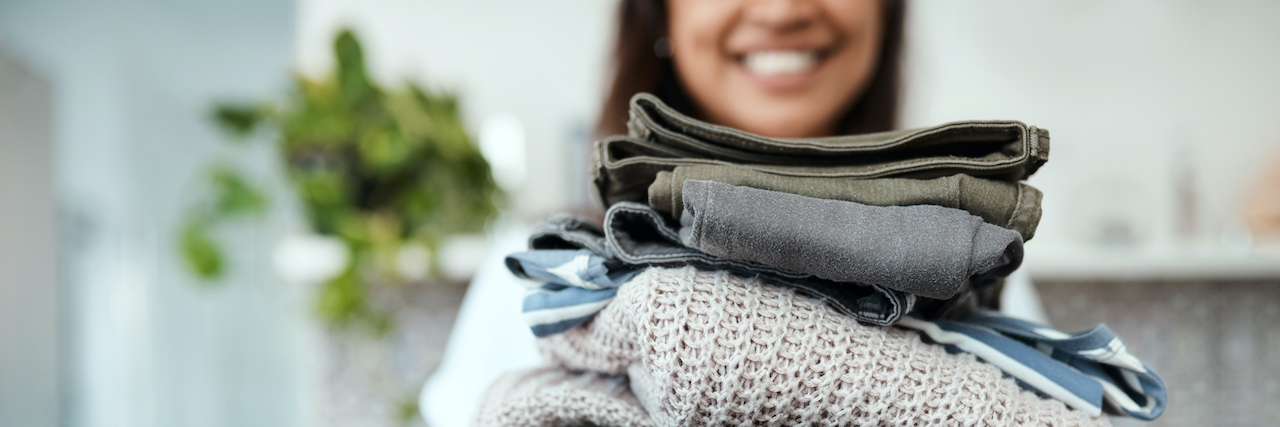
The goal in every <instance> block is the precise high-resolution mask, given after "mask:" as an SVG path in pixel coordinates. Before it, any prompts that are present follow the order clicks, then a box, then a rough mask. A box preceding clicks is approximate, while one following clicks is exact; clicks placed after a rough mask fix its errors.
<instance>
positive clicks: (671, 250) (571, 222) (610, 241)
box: [529, 202, 971, 325]
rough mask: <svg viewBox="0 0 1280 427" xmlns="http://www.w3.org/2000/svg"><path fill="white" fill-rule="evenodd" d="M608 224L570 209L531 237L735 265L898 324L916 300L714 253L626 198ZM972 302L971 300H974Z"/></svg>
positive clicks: (565, 245) (651, 259)
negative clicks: (696, 246) (692, 243)
mask: <svg viewBox="0 0 1280 427" xmlns="http://www.w3.org/2000/svg"><path fill="white" fill-rule="evenodd" d="M604 221H605V229H604V230H600V229H599V228H597V227H595V226H593V225H591V224H589V223H587V222H586V221H584V220H582V219H579V218H574V217H571V216H567V215H559V216H556V217H553V218H551V219H549V220H548V221H547V222H545V223H543V224H542V225H541V226H539V227H538V229H537V230H536V231H534V233H533V235H532V236H530V237H529V247H530V248H532V249H589V250H591V251H592V252H595V253H596V254H598V255H600V256H601V257H604V258H606V259H608V260H610V261H613V260H617V261H620V262H622V263H623V264H626V265H634V266H663V267H680V266H686V265H688V266H694V267H697V268H700V269H708V270H726V271H732V272H734V273H736V274H739V275H742V276H744V277H757V278H760V279H763V280H766V281H768V282H769V283H771V284H775V285H780V286H787V287H791V288H794V289H796V290H798V291H800V292H802V293H804V294H806V295H809V296H811V297H814V298H817V299H820V300H822V301H824V302H826V303H827V304H829V305H830V306H831V307H833V308H835V309H836V310H838V311H840V312H841V313H844V314H846V315H849V316H851V317H853V318H855V319H857V320H858V321H860V322H863V323H869V324H875V325H892V324H894V323H896V322H897V321H898V319H899V318H901V317H902V316H903V315H904V314H906V313H908V312H911V311H912V310H913V309H914V308H915V305H916V301H917V298H916V296H915V295H909V294H906V293H903V292H899V291H894V290H889V289H885V288H883V287H880V286H869V285H862V284H857V283H837V282H833V281H830V280H826V279H821V278H817V277H813V275H811V274H805V273H796V272H791V271H785V270H780V269H777V268H774V267H770V266H767V265H761V264H757V263H753V262H746V261H734V260H729V259H724V258H720V257H717V256H714V255H708V254H706V253H703V252H701V251H698V250H697V249H693V248H690V247H688V246H685V245H684V244H683V243H681V242H680V237H679V235H678V231H677V230H676V229H675V228H674V227H672V226H671V225H670V224H668V222H667V219H666V218H664V217H663V215H662V214H660V213H658V211H655V210H653V208H650V207H648V206H645V205H642V204H639V203H633V202H622V203H618V204H615V205H613V206H611V207H610V208H609V210H608V211H607V212H606V213H605V220H604ZM925 305H927V306H928V309H927V310H926V311H925V313H924V315H925V316H927V317H930V318H935V317H945V316H949V315H951V314H955V313H963V312H967V310H970V309H971V307H969V305H966V302H965V301H954V302H953V301H948V302H946V303H941V304H940V303H939V302H937V301H926V304H925ZM970 305H971V304H970Z"/></svg>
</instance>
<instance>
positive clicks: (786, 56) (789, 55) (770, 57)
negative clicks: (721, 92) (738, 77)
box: [742, 50, 818, 76]
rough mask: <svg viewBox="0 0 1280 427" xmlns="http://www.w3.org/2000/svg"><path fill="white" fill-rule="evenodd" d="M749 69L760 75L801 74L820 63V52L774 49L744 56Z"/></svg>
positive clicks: (744, 63)
mask: <svg viewBox="0 0 1280 427" xmlns="http://www.w3.org/2000/svg"><path fill="white" fill-rule="evenodd" d="M742 64H743V66H745V67H747V71H750V72H751V73H752V74H756V75H760V76H777V75H783V74H799V73H803V72H805V71H809V69H811V68H813V67H814V66H817V65H818V53H817V52H814V51H808V50H773V51H761V52H752V53H748V54H746V55H744V56H743V58H742Z"/></svg>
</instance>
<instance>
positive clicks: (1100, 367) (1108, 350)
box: [897, 311, 1167, 420]
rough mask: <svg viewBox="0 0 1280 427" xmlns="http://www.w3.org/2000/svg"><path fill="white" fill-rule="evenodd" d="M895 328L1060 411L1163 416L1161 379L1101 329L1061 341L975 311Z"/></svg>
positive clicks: (907, 321) (907, 320) (1053, 333)
mask: <svg viewBox="0 0 1280 427" xmlns="http://www.w3.org/2000/svg"><path fill="white" fill-rule="evenodd" d="M897 326H899V327H903V328H909V329H914V330H916V331H919V332H920V333H921V334H923V335H924V336H925V337H926V338H927V340H930V341H933V342H935V343H939V344H943V345H946V346H947V349H948V351H952V352H957V351H964V352H966V353H971V354H973V355H975V356H977V357H979V358H981V359H982V360H984V361H986V362H987V363H990V364H992V365H995V366H996V367H998V368H1000V370H1002V371H1004V372H1005V373H1006V374H1008V375H1009V376H1011V377H1013V378H1014V379H1016V380H1017V381H1018V385H1020V386H1022V387H1023V388H1027V389H1030V390H1034V391H1037V392H1039V393H1041V394H1043V395H1046V396H1049V397H1052V398H1054V399H1058V400H1060V401H1062V402H1063V403H1066V404H1067V406H1070V407H1072V408H1075V409H1078V410H1082V411H1085V412H1088V413H1090V414H1092V415H1095V416H1096V415H1100V414H1101V413H1102V412H1103V411H1106V412H1107V413H1110V414H1115V415H1125V416H1129V417H1133V418H1137V419H1141V420H1152V419H1155V418H1156V417H1158V416H1160V414H1161V413H1163V412H1164V407H1165V402H1166V399H1167V395H1166V392H1165V386H1164V380H1161V379H1160V376H1159V375H1157V374H1156V373H1155V371H1153V370H1151V367H1149V366H1147V364H1146V363H1143V362H1142V361H1141V360H1139V359H1138V358H1137V357H1135V356H1134V355H1133V354H1131V353H1129V350H1128V348H1127V346H1126V345H1125V342H1124V340H1123V339H1121V338H1120V337H1119V336H1117V335H1116V334H1115V333H1114V332H1111V329H1109V328H1107V326H1106V325H1098V326H1094V327H1093V328H1090V329H1088V330H1085V331H1082V332H1078V333H1076V334H1072V335H1068V334H1065V333H1062V332H1059V331H1057V330H1054V329H1050V328H1048V327H1045V326H1041V325H1038V324H1035V323H1032V322H1027V321H1024V320H1019V319H1014V318H1011V317H1006V316H1002V315H1000V314H998V313H995V312H991V311H980V312H978V313H975V314H974V315H972V316H970V317H968V318H966V319H965V320H963V321H944V320H938V321H926V320H922V319H920V318H918V317H914V316H911V315H908V316H906V317H903V318H902V320H899V321H898V323H897Z"/></svg>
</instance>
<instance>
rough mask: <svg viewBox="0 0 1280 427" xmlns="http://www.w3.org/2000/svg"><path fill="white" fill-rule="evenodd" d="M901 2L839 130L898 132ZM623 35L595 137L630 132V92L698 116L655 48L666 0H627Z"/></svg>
mask: <svg viewBox="0 0 1280 427" xmlns="http://www.w3.org/2000/svg"><path fill="white" fill-rule="evenodd" d="M904 15H905V5H904V4H903V2H902V1H901V0H885V8H884V20H885V25H884V35H883V40H882V43H883V45H882V46H881V47H880V58H879V62H878V64H877V66H876V70H875V74H873V76H872V77H871V83H870V84H869V85H868V86H867V89H866V91H865V92H863V94H862V99H860V100H858V102H857V103H856V104H854V106H853V107H852V108H850V109H849V112H848V113H846V114H845V116H844V118H843V119H841V126H840V129H841V130H842V131H843V132H845V133H849V134H854V133H867V132H880V131H887V130H893V129H894V127H895V126H897V121H898V92H899V91H898V81H899V74H900V73H899V69H900V68H901V64H900V62H901V58H900V57H901V51H902V38H903V36H902V31H903V29H902V26H903V25H902V21H903V19H904ZM617 19H618V22H617V30H618V33H617V34H616V35H615V36H614V44H613V58H612V61H611V66H612V69H611V70H610V72H611V73H612V74H613V78H612V84H611V85H610V86H609V88H608V92H607V93H608V95H606V97H605V100H604V105H603V108H602V109H601V110H602V111H601V113H600V121H599V122H598V123H597V124H596V135H595V136H596V137H603V136H607V135H613V134H620V133H626V131H627V125H626V123H627V110H628V102H629V101H630V100H631V96H632V95H635V94H636V93H638V92H649V93H652V94H654V95H657V96H658V98H661V99H662V101H663V102H666V103H667V104H668V105H670V106H671V107H672V108H675V109H676V110H677V111H680V112H682V113H684V114H687V115H691V116H692V115H694V114H693V112H694V111H693V110H694V109H693V103H692V101H691V100H690V99H689V96H688V94H686V93H685V91H684V89H683V88H681V86H680V79H679V77H678V76H676V71H675V66H673V65H672V63H671V58H670V56H669V55H668V56H666V57H659V56H658V55H657V53H656V52H655V45H656V44H657V43H658V40H659V39H661V38H663V37H666V35H667V6H666V2H665V1H664V0H622V1H621V2H620V3H619V4H618V15H617Z"/></svg>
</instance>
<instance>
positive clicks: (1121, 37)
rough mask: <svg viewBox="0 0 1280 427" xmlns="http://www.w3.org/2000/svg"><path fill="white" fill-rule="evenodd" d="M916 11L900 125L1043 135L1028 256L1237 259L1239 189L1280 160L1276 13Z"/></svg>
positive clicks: (1159, 5)
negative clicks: (1004, 127)
mask: <svg viewBox="0 0 1280 427" xmlns="http://www.w3.org/2000/svg"><path fill="white" fill-rule="evenodd" d="M910 7H911V11H910V14H911V15H910V22H909V23H908V28H909V29H910V41H909V43H910V44H911V46H912V48H913V49H914V50H913V53H912V55H911V62H910V64H909V65H910V67H909V74H910V77H909V78H908V79H907V88H908V94H909V97H908V99H907V110H906V113H907V118H906V121H907V124H908V125H911V126H922V125H928V124H934V123H939V122H946V121H952V120H962V119H1017V120H1022V121H1025V122H1027V123H1030V124H1033V125H1037V126H1041V127H1044V128H1046V129H1049V130H1050V132H1051V133H1052V148H1051V150H1052V154H1051V155H1050V161H1049V163H1048V164H1047V165H1046V166H1045V167H1044V168H1043V169H1041V171H1040V172H1038V173H1037V174H1036V175H1035V176H1034V177H1032V179H1031V180H1030V182H1031V184H1033V185H1035V186H1037V187H1038V188H1040V189H1042V190H1043V191H1044V193H1045V200H1044V219H1043V222H1042V223H1041V226H1040V231H1038V232H1037V234H1036V239H1035V240H1033V241H1032V242H1031V243H1030V244H1029V245H1028V257H1033V256H1034V255H1036V254H1044V253H1053V254H1055V256H1067V257H1070V256H1073V254H1075V255H1080V254H1083V253H1087V252H1089V251H1091V250H1092V249H1094V248H1097V247H1118V248H1119V249H1117V250H1118V251H1119V252H1121V253H1130V252H1153V251H1155V252H1159V251H1175V252H1176V251H1183V252H1187V253H1192V254H1198V256H1209V257H1213V256H1217V255H1220V254H1221V253H1223V252H1224V251H1231V250H1235V249H1239V248H1235V249H1233V248H1229V247H1224V245H1226V246H1230V245H1232V244H1240V243H1241V242H1239V241H1240V240H1241V239H1240V238H1239V237H1240V236H1239V235H1240V234H1241V233H1242V232H1243V231H1242V230H1241V226H1240V222H1239V212H1238V209H1239V207H1240V204H1241V200H1242V197H1243V191H1244V190H1245V189H1246V188H1247V186H1248V185H1250V184H1251V180H1253V179H1255V178H1256V176H1257V173H1258V168H1259V167H1261V165H1262V164H1263V163H1262V162H1263V160H1265V158H1266V157H1267V156H1277V155H1280V120H1278V119H1280V78H1277V76H1280V26H1277V25H1275V22H1274V21H1275V17H1276V16H1280V3H1276V2H1264V1H1237V2H1201V1H1154V0H1151V1H1147V0H1143V1H1123V2H1114V1H1044V2H1025V1H1011V0H1006V1H992V0H986V1H969V2H947V1H921V2H913V3H910ZM1244 239H1245V242H1243V244H1244V245H1245V246H1246V248H1244V250H1245V251H1247V250H1248V249H1247V237H1245V238H1244ZM1224 241H1225V242H1226V243H1224ZM1233 242H1235V243H1233ZM1064 248H1065V249H1064ZM1179 248H1181V249H1179ZM1185 258H1188V257H1179V256H1172V257H1166V261H1168V262H1169V263H1176V262H1177V261H1178V260H1180V259H1183V260H1185ZM1191 258H1194V256H1193V257H1191ZM1215 259H1216V258H1215ZM1044 261H1053V260H1052V259H1050V260H1044ZM1263 262H1265V261H1263ZM1083 265H1084V266H1087V265H1088V264H1087V263H1086V264H1083ZM1030 267H1032V268H1033V272H1034V271H1035V270H1034V268H1035V267H1036V266H1035V265H1031V266H1030Z"/></svg>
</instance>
